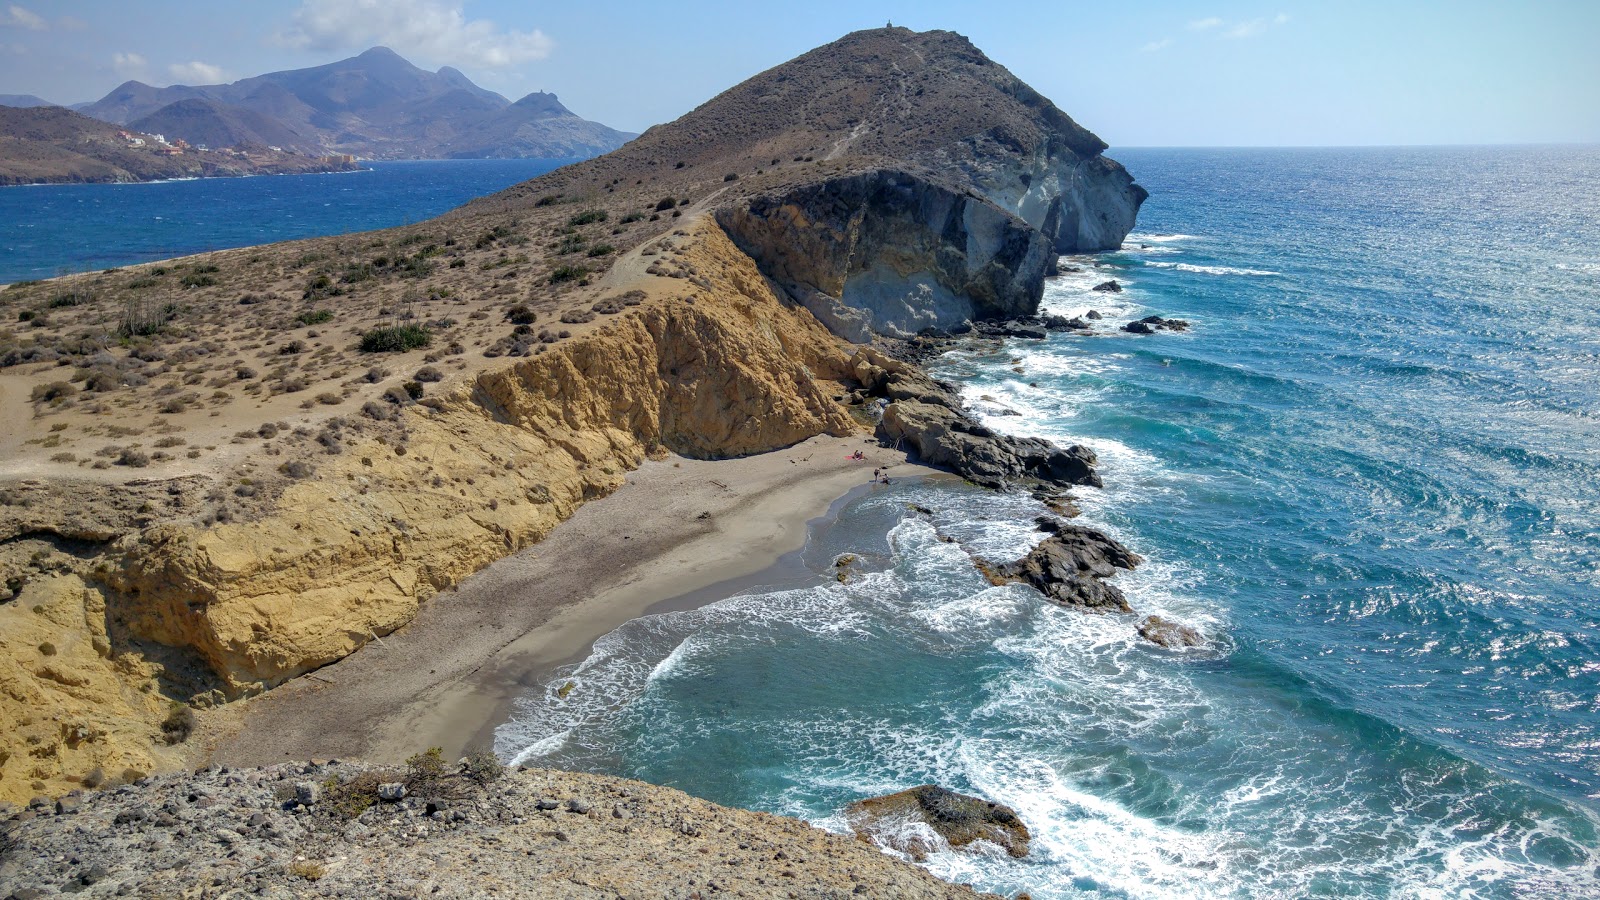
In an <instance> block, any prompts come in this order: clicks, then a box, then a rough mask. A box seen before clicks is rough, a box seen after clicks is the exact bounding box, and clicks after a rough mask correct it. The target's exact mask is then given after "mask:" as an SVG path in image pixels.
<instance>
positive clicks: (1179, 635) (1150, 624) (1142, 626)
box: [1137, 616, 1205, 650]
mask: <svg viewBox="0 0 1600 900" xmlns="http://www.w3.org/2000/svg"><path fill="white" fill-rule="evenodd" d="M1137 631H1138V632H1139V637H1142V638H1144V639H1145V640H1147V641H1149V642H1150V643H1152V644H1155V645H1157V646H1160V647H1166V648H1167V649H1168V650H1182V649H1184V648H1186V647H1201V646H1204V645H1205V638H1203V637H1201V636H1200V632H1198V631H1195V630H1194V629H1193V628H1190V627H1189V626H1188V625H1184V624H1182V623H1179V622H1173V621H1171V620H1169V619H1163V618H1162V617H1160V616H1145V617H1144V618H1143V619H1141V620H1140V621H1139V625H1138V627H1137Z"/></svg>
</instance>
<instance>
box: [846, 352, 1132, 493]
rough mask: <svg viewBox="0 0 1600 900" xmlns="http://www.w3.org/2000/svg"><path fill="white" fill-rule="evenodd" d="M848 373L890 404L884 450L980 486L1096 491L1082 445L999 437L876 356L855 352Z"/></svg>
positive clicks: (916, 374) (937, 385)
mask: <svg viewBox="0 0 1600 900" xmlns="http://www.w3.org/2000/svg"><path fill="white" fill-rule="evenodd" d="M852 367H853V371H854V373H855V377H856V380H857V381H858V382H860V383H861V385H862V388H863V390H865V391H866V392H867V393H869V394H870V395H872V396H874V397H883V398H885V399H888V400H891V401H893V402H891V403H890V404H889V405H888V406H886V407H884V411H883V418H882V420H880V421H879V422H878V429H877V435H878V439H879V440H880V441H882V442H883V443H884V444H885V445H888V446H902V447H908V448H909V449H911V450H913V451H915V452H916V454H917V456H918V457H919V458H920V460H921V461H922V462H923V463H925V464H927V465H931V466H939V467H942V468H946V469H949V470H950V471H952V472H955V473H956V474H958V475H961V476H962V477H964V478H966V479H968V480H969V481H972V482H974V483H976V484H981V485H983V486H985V487H992V488H1000V487H1004V486H1005V485H1006V484H1007V483H1010V482H1018V481H1036V482H1044V483H1047V484H1051V485H1056V486H1061V487H1065V486H1068V485H1075V484H1087V485H1091V486H1093V487H1101V481H1100V476H1099V475H1097V474H1095V471H1094V464H1095V455H1094V451H1092V450H1090V449H1089V448H1087V447H1082V446H1077V445H1074V446H1071V447H1067V448H1065V449H1063V448H1061V447H1057V446H1056V445H1055V444H1053V443H1051V442H1049V441H1046V440H1043V439H1041V438H1017V437H1010V436H1007V435H1003V434H997V433H995V432H994V431H992V430H991V429H989V428H987V427H985V426H983V425H982V424H980V423H979V422H977V421H976V420H974V419H973V418H972V417H971V416H970V415H968V414H967V413H966V411H965V410H964V408H963V406H962V403H961V398H960V396H958V395H957V394H956V392H955V389H954V388H953V387H952V386H950V385H948V384H943V383H941V382H938V381H935V380H934V379H932V378H929V377H928V376H927V375H926V374H924V373H923V372H922V371H921V370H919V369H917V368H915V367H914V366H910V365H907V364H906V363H903V362H900V361H899V360H895V359H890V358H888V357H886V356H884V355H883V354H881V353H878V352H877V351H875V350H871V349H863V350H861V351H859V352H858V353H857V354H856V356H855V359H854V362H853V363H852Z"/></svg>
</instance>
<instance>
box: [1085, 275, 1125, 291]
mask: <svg viewBox="0 0 1600 900" xmlns="http://www.w3.org/2000/svg"><path fill="white" fill-rule="evenodd" d="M1090 290H1095V291H1099V292H1100V293H1102V294H1120V293H1122V285H1121V284H1120V283H1118V281H1117V280H1116V279H1115V278H1113V279H1111V280H1110V281H1102V282H1100V283H1099V284H1097V285H1095V286H1094V287H1093V288H1091V289H1090Z"/></svg>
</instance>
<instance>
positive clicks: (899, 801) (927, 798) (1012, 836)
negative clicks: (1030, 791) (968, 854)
mask: <svg viewBox="0 0 1600 900" xmlns="http://www.w3.org/2000/svg"><path fill="white" fill-rule="evenodd" d="M844 814H845V820H846V821H847V822H849V824H850V828H851V830H852V831H854V832H855V833H856V836H857V837H859V838H861V839H862V840H866V841H872V842H874V843H877V844H879V845H880V846H884V847H888V848H890V849H893V850H898V851H900V852H901V853H905V854H907V855H909V856H911V857H912V858H913V859H917V860H922V859H926V858H927V857H928V855H929V854H930V853H934V852H937V851H939V850H942V849H944V848H943V847H941V846H940V844H941V843H943V844H945V845H948V846H950V847H953V848H962V847H967V846H969V845H971V844H973V843H975V842H978V841H987V842H989V843H991V844H995V845H997V846H999V847H1000V848H1001V849H1003V850H1005V851H1006V853H1007V854H1009V855H1011V856H1013V857H1016V858H1021V857H1024V856H1027V855H1028V844H1029V841H1030V840H1031V836H1030V835H1029V834H1028V827H1027V826H1026V825H1024V824H1023V823H1022V820H1021V819H1019V818H1017V813H1016V811H1015V810H1013V809H1012V808H1011V807H1009V806H1002V805H1001V804H998V803H994V802H991V801H988V800H984V799H983V798H981V797H973V796H969V795H967V794H958V793H956V792H955V791H952V790H949V789H947V788H942V787H939V786H938V785H934V784H924V785H920V786H918V787H914V788H911V789H909V790H904V791H898V792H896V793H893V794H885V795H884V796H881V797H869V798H867V799H865V800H857V801H856V802H854V803H852V804H850V805H849V806H847V807H845V811H844Z"/></svg>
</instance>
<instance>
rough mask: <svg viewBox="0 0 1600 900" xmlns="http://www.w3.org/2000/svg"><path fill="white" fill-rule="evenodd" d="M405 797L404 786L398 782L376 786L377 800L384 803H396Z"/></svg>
mask: <svg viewBox="0 0 1600 900" xmlns="http://www.w3.org/2000/svg"><path fill="white" fill-rule="evenodd" d="M405 797H406V786H405V785H404V784H401V783H400V782H398V781H392V782H389V783H387V784H380V785H378V799H379V800H382V801H384V802H385V803H397V802H399V801H401V800H404V799H405Z"/></svg>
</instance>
